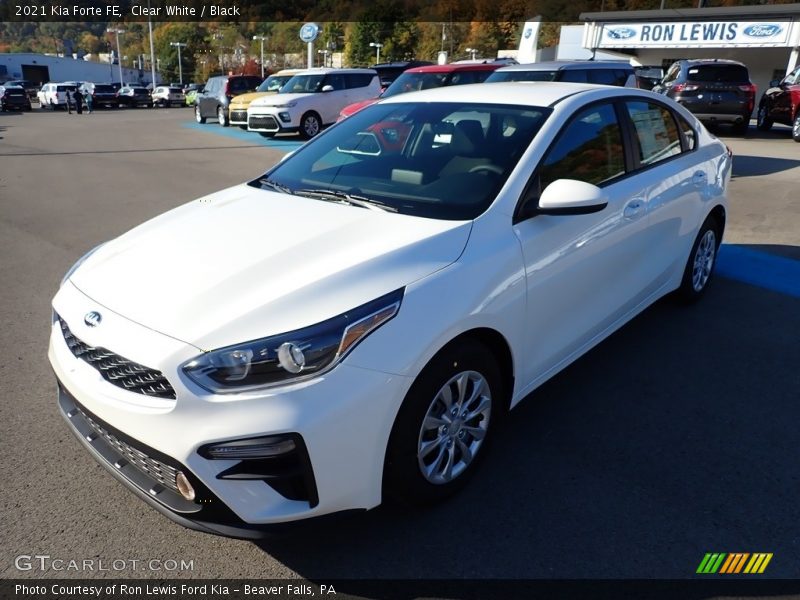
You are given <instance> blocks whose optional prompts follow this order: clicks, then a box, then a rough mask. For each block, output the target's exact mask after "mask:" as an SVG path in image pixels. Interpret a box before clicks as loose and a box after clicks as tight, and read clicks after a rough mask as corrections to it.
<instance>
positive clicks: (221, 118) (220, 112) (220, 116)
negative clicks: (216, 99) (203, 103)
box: [217, 106, 229, 127]
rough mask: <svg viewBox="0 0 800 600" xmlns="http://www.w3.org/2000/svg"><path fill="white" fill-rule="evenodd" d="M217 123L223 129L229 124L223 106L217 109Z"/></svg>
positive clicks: (226, 112)
mask: <svg viewBox="0 0 800 600" xmlns="http://www.w3.org/2000/svg"><path fill="white" fill-rule="evenodd" d="M217 121H218V122H219V124H220V125H222V126H223V127H227V126H228V125H229V123H228V111H226V110H225V107H224V106H220V107H219V108H218V109H217Z"/></svg>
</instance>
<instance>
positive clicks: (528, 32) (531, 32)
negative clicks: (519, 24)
mask: <svg viewBox="0 0 800 600" xmlns="http://www.w3.org/2000/svg"><path fill="white" fill-rule="evenodd" d="M532 34H533V29H531V28H530V27H528V28H527V29H526V30H525V34H524V35H523V37H524V38H525V39H526V40H527V39H528V38H529V37H531V35H532Z"/></svg>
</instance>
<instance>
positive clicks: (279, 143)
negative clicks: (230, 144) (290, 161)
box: [183, 121, 303, 152]
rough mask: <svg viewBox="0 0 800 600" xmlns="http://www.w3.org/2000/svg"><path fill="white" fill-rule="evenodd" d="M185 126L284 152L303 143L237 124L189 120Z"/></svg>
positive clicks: (294, 148)
mask: <svg viewBox="0 0 800 600" xmlns="http://www.w3.org/2000/svg"><path fill="white" fill-rule="evenodd" d="M183 126H184V127H186V128H188V129H196V130H198V131H203V132H205V133H213V134H214V135H222V136H225V137H229V138H234V139H237V140H242V141H244V142H250V143H251V144H258V145H259V146H266V147H267V148H273V149H274V150H283V151H284V152H291V151H292V150H297V149H298V148H299V147H300V146H302V145H303V142H301V141H299V140H297V139H296V138H295V139H292V138H288V139H285V138H265V137H261V136H260V135H258V134H257V133H255V132H253V131H245V130H244V129H239V128H238V127H237V126H235V125H232V126H231V127H220V126H219V125H218V124H217V123H209V124H207V125H201V124H200V123H197V122H195V121H189V122H186V123H184V124H183Z"/></svg>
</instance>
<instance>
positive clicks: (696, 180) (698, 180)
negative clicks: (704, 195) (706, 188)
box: [692, 171, 708, 187]
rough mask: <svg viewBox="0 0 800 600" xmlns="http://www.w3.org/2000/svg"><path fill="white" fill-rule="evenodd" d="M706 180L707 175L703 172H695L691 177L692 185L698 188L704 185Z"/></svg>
mask: <svg viewBox="0 0 800 600" xmlns="http://www.w3.org/2000/svg"><path fill="white" fill-rule="evenodd" d="M707 179H708V175H706V172H705V171H696V172H695V174H694V175H692V183H693V184H694V185H696V186H698V187H699V186H701V185H705V183H706V180H707Z"/></svg>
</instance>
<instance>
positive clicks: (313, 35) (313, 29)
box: [300, 23, 319, 43]
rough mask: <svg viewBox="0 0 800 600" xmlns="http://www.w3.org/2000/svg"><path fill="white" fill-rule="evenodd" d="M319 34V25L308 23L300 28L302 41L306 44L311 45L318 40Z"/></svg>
mask: <svg viewBox="0 0 800 600" xmlns="http://www.w3.org/2000/svg"><path fill="white" fill-rule="evenodd" d="M318 33H319V25H317V24H316V23H306V24H305V25H303V26H302V27H301V28H300V39H301V40H303V41H304V42H306V43H310V42H313V41H314V40H315V39H317V34H318Z"/></svg>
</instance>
